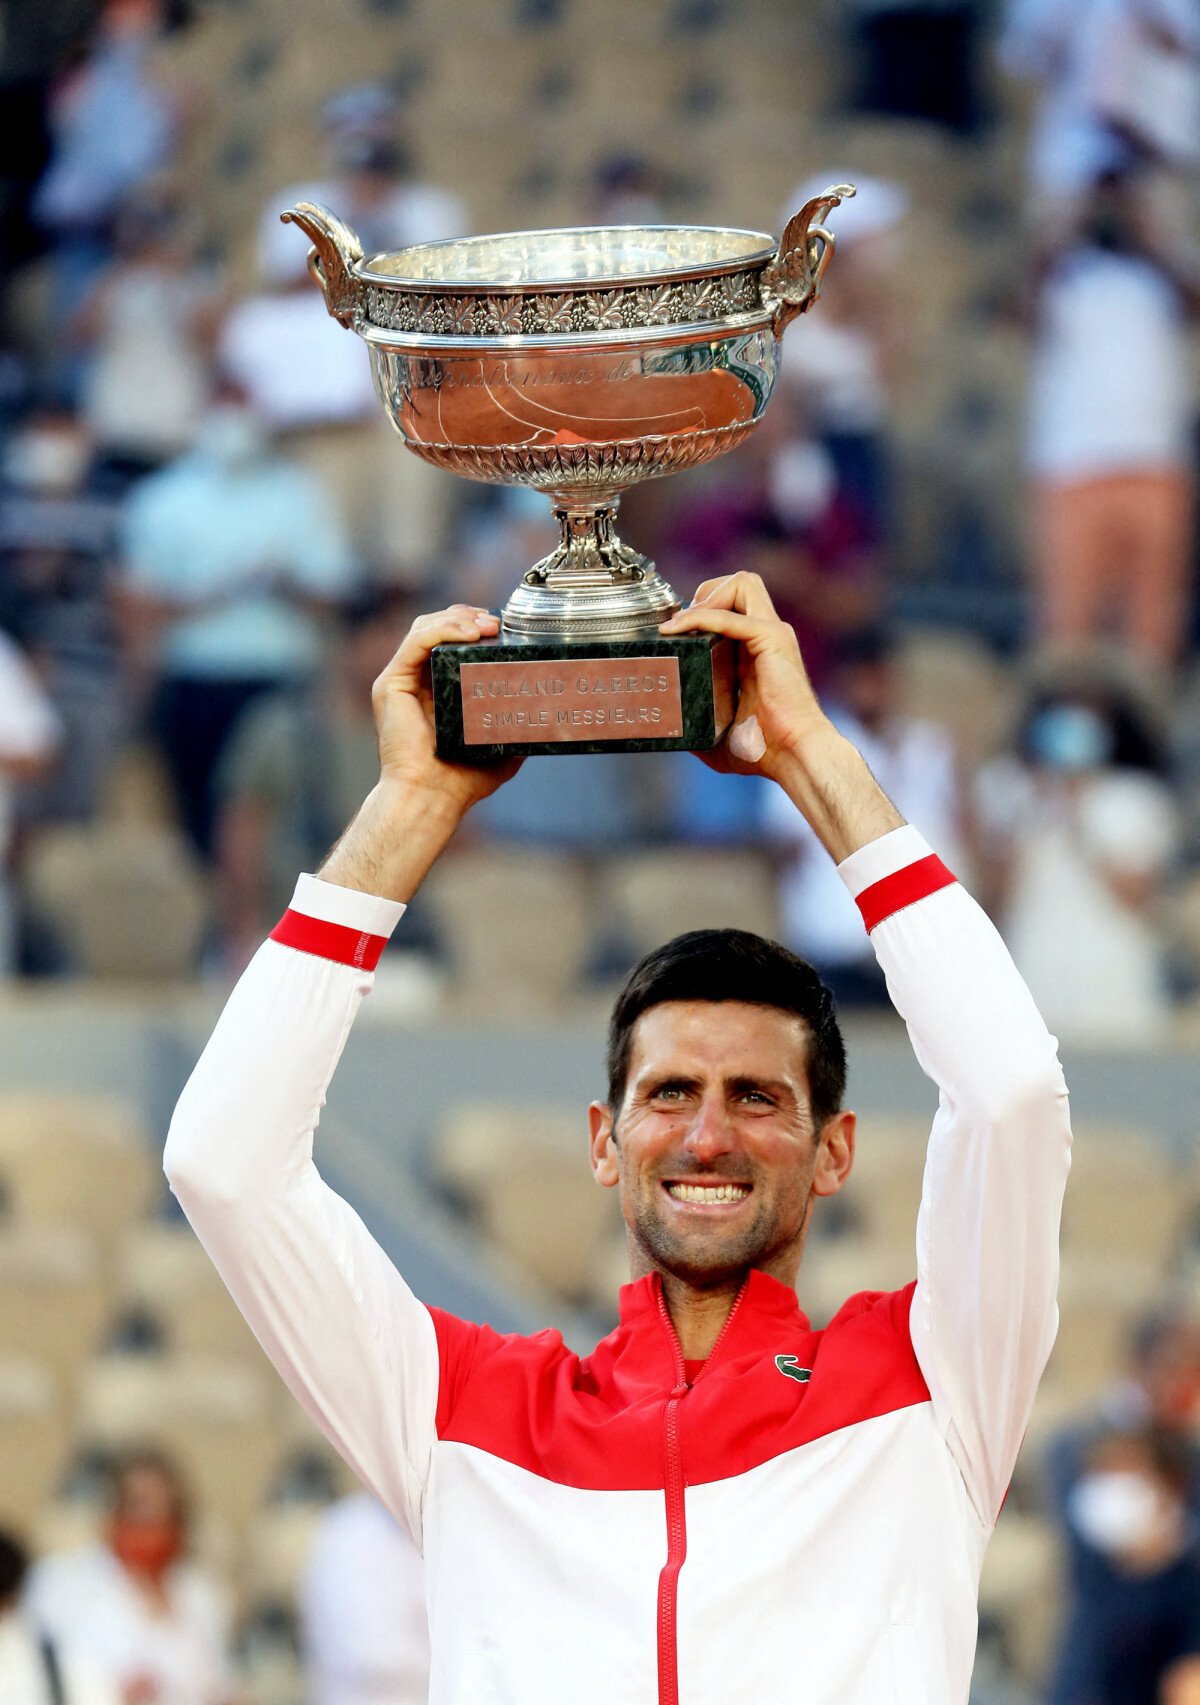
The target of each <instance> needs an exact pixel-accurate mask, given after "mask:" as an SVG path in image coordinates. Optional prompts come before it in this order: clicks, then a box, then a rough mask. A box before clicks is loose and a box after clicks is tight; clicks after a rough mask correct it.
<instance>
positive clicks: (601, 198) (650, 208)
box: [588, 154, 665, 225]
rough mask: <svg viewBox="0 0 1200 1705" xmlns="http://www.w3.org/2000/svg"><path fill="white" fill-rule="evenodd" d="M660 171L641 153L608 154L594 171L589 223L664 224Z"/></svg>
mask: <svg viewBox="0 0 1200 1705" xmlns="http://www.w3.org/2000/svg"><path fill="white" fill-rule="evenodd" d="M664 218H665V214H664V212H663V183H662V175H661V173H660V172H659V171H658V170H657V169H656V168H655V167H654V166H653V165H652V164H651V162H650V161H649V160H647V159H646V158H645V156H644V155H642V154H606V155H605V156H604V157H603V158H602V159H600V160H598V161H597V163H596V165H595V167H594V168H593V171H592V188H591V197H590V206H589V209H588V223H589V224H590V225H661V224H662V223H663V220H664Z"/></svg>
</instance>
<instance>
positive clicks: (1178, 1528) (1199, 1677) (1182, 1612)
mask: <svg viewBox="0 0 1200 1705" xmlns="http://www.w3.org/2000/svg"><path fill="white" fill-rule="evenodd" d="M1193 1474H1194V1457H1193V1456H1192V1455H1190V1454H1189V1453H1188V1452H1187V1451H1186V1450H1185V1449H1184V1448H1183V1447H1182V1445H1181V1443H1180V1441H1179V1439H1178V1437H1177V1436H1174V1435H1172V1434H1171V1433H1166V1432H1162V1431H1157V1430H1155V1429H1154V1428H1146V1429H1144V1430H1139V1431H1134V1432H1115V1433H1110V1434H1109V1435H1107V1436H1106V1437H1102V1438H1100V1439H1098V1440H1096V1441H1095V1442H1094V1443H1093V1444H1092V1445H1091V1447H1090V1449H1089V1450H1088V1452H1087V1455H1086V1457H1085V1459H1084V1464H1083V1473H1082V1475H1081V1477H1080V1478H1079V1479H1078V1480H1077V1481H1076V1482H1075V1484H1074V1485H1073V1486H1072V1488H1071V1491H1070V1493H1069V1494H1068V1497H1067V1502H1066V1509H1065V1519H1066V1528H1067V1534H1068V1539H1069V1543H1070V1548H1071V1554H1072V1564H1073V1574H1074V1581H1073V1587H1074V1592H1073V1603H1072V1604H1071V1606H1070V1609H1069V1611H1068V1617H1067V1624H1066V1628H1065V1631H1064V1634H1063V1638H1062V1644H1061V1650H1060V1653H1059V1659H1058V1663H1057V1666H1056V1671H1055V1676H1054V1680H1053V1683H1052V1685H1051V1688H1050V1693H1049V1705H1194V1702H1195V1701H1196V1700H1198V1699H1200V1555H1198V1554H1197V1541H1198V1538H1200V1535H1198V1532H1197V1528H1196V1523H1195V1516H1194V1513H1193V1512H1192V1511H1191V1510H1190V1509H1189V1507H1188V1495H1189V1490H1190V1488H1191V1484H1192V1479H1193Z"/></svg>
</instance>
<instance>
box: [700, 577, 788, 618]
mask: <svg viewBox="0 0 1200 1705" xmlns="http://www.w3.org/2000/svg"><path fill="white" fill-rule="evenodd" d="M703 601H704V603H705V604H712V605H714V606H715V607H716V608H717V609H724V610H741V611H742V612H743V614H745V615H747V616H774V615H775V614H776V610H775V606H774V604H773V603H772V602H771V594H770V593H769V592H768V591H767V583H766V581H765V580H764V579H763V578H762V576H761V575H760V574H751V573H749V571H748V570H745V569H740V570H739V571H738V573H737V574H729V575H726V577H725V579H724V580H719V581H717V582H716V584H715V585H714V586H713V589H712V591H711V592H709V593H706V594H705V597H704V600H703ZM696 602H700V599H699V596H698V595H697V599H696Z"/></svg>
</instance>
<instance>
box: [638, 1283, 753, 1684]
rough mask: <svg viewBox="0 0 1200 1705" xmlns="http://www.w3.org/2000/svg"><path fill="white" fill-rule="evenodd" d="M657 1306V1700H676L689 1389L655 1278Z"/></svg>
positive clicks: (735, 1303)
mask: <svg viewBox="0 0 1200 1705" xmlns="http://www.w3.org/2000/svg"><path fill="white" fill-rule="evenodd" d="M657 1285H658V1312H659V1315H660V1316H661V1318H662V1323H663V1325H664V1326H665V1327H666V1329H667V1333H668V1335H669V1337H670V1340H671V1349H672V1352H673V1354H674V1357H675V1384H674V1386H673V1387H672V1389H671V1392H670V1395H669V1396H668V1398H667V1403H666V1408H665V1409H664V1410H663V1491H664V1493H665V1496H666V1504H667V1560H666V1562H665V1563H664V1564H663V1567H662V1573H661V1574H660V1575H659V1577H658V1705H679V1639H678V1629H677V1612H678V1606H679V1571H680V1569H682V1568H683V1564H684V1559H685V1558H686V1556H687V1521H686V1516H685V1511H684V1496H683V1494H684V1474H683V1451H682V1450H681V1448H680V1444H679V1405H680V1404H681V1403H682V1402H683V1400H684V1398H685V1397H686V1396H687V1394H688V1392H689V1391H690V1390H691V1389H692V1388H691V1386H690V1385H689V1383H688V1378H687V1369H686V1368H685V1367H684V1363H683V1349H682V1346H681V1345H680V1342H679V1335H678V1333H677V1332H676V1331H675V1325H674V1322H673V1321H672V1319H671V1314H670V1310H669V1309H668V1308H667V1299H666V1297H665V1296H664V1295H663V1288H662V1279H661V1278H660V1279H658V1281H657ZM745 1289H746V1287H745V1284H743V1285H742V1288H741V1290H740V1291H739V1292H738V1294H737V1296H736V1297H735V1298H734V1299H733V1307H732V1308H731V1309H730V1310H729V1313H728V1314H727V1315H726V1317H725V1324H724V1326H722V1328H721V1330H720V1331H719V1332H718V1333H717V1337H716V1342H715V1343H714V1344H713V1347H712V1349H711V1350H710V1351H709V1354H708V1361H706V1363H705V1366H707V1365H708V1362H710V1361H711V1360H712V1358H713V1356H715V1355H716V1353H717V1347H718V1345H719V1344H720V1342H721V1340H722V1338H724V1336H725V1334H726V1332H728V1330H729V1323H730V1321H731V1320H732V1319H733V1317H734V1315H735V1314H736V1313H737V1309H738V1304H739V1303H740V1302H741V1300H742V1295H743V1293H744V1291H745Z"/></svg>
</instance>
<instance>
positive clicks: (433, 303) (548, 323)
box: [367, 271, 762, 337]
mask: <svg viewBox="0 0 1200 1705" xmlns="http://www.w3.org/2000/svg"><path fill="white" fill-rule="evenodd" d="M761 306H762V292H761V286H760V279H759V274H758V272H757V271H754V272H735V273H724V274H720V275H718V276H717V277H715V278H697V279H681V280H679V281H678V282H676V283H670V284H666V283H664V284H635V283H632V282H631V283H629V284H613V285H611V286H610V287H609V288H607V289H604V290H595V289H592V290H564V291H554V292H553V293H546V292H544V291H537V290H527V291H524V292H522V293H521V294H519V295H511V296H482V297H480V296H449V295H448V296H439V295H433V294H429V293H426V292H422V293H421V294H417V293H415V292H413V291H407V290H389V289H386V288H382V287H372V288H371V289H370V290H368V292H367V314H368V318H369V319H370V321H371V323H372V324H373V325H376V326H384V327H387V328H388V329H389V330H391V331H418V332H427V333H429V334H431V335H435V336H436V335H439V334H444V335H449V336H452V337H519V336H521V335H522V334H525V335H527V336H547V335H549V336H553V335H555V334H556V333H559V334H560V333H566V332H594V331H622V330H626V329H628V330H633V329H636V328H637V327H639V326H678V325H689V324H695V323H700V322H703V321H707V320H722V319H725V318H726V317H727V316H728V315H729V314H742V313H747V312H751V311H753V310H755V309H758V308H761Z"/></svg>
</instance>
